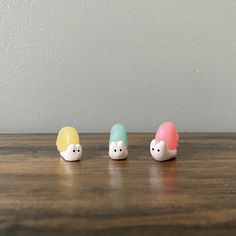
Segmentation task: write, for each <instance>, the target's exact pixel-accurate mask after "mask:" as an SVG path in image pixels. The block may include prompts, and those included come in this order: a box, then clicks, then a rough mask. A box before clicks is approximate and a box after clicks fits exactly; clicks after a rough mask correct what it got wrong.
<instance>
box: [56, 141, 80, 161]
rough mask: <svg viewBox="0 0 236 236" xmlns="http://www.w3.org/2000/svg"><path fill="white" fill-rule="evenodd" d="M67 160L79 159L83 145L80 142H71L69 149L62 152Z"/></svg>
mask: <svg viewBox="0 0 236 236" xmlns="http://www.w3.org/2000/svg"><path fill="white" fill-rule="evenodd" d="M60 154H61V156H62V157H63V158H64V159H65V160H66V161H78V160H80V159H81V156H82V146H81V145H80V144H70V145H69V146H68V147H67V149H66V150H65V151H63V152H60Z"/></svg>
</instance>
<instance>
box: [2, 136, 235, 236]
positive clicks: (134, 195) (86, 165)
mask: <svg viewBox="0 0 236 236" xmlns="http://www.w3.org/2000/svg"><path fill="white" fill-rule="evenodd" d="M153 137H154V134H130V135H129V144H130V145H129V156H128V159H127V160H124V161H113V160H111V159H110V158H109V157H108V135H107V134H81V137H80V138H81V143H82V145H83V157H82V158H83V159H82V161H80V162H73V163H70V162H65V161H64V160H62V159H61V158H60V157H59V153H58V152H57V150H56V148H55V140H56V135H55V134H25V135H19V134H12V135H8V134H2V135H0V234H1V235H135V236H137V235H236V134H181V136H180V138H181V139H180V140H181V141H180V146H179V153H178V157H177V158H176V159H174V160H172V161H168V162H162V163H161V162H157V161H155V160H153V159H152V158H151V156H150V154H149V143H150V141H151V139H152V138H153Z"/></svg>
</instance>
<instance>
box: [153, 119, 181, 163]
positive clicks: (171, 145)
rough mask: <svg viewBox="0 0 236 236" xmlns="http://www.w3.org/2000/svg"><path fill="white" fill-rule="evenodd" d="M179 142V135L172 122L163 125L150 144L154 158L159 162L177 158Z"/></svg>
mask: <svg viewBox="0 0 236 236" xmlns="http://www.w3.org/2000/svg"><path fill="white" fill-rule="evenodd" d="M178 142H179V134H178V132H177V129H176V127H175V125H174V124H173V123H171V122H165V123H163V124H162V125H161V126H160V127H159V128H158V130H157V132H156V136H155V139H153V140H152V141H151V144H150V152H151V155H152V157H153V158H154V159H155V160H157V161H167V160H169V159H172V158H174V157H176V155H177V147H178Z"/></svg>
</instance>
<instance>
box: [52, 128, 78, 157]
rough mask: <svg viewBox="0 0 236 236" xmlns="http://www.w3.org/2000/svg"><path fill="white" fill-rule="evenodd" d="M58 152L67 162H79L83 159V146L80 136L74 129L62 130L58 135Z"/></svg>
mask: <svg viewBox="0 0 236 236" xmlns="http://www.w3.org/2000/svg"><path fill="white" fill-rule="evenodd" d="M56 145H57V150H58V151H59V152H60V154H61V156H62V157H63V158H64V159H65V160H66V161H79V160H80V159H81V157H82V146H81V145H80V139H79V134H78V132H77V130H76V129H75V128H73V127H70V126H67V127H63V128H61V129H60V131H59V133H58V135H57V142H56Z"/></svg>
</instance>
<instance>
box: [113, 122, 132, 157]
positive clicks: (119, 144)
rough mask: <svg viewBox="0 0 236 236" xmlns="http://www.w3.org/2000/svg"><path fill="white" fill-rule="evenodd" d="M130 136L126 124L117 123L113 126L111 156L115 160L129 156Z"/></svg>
mask: <svg viewBox="0 0 236 236" xmlns="http://www.w3.org/2000/svg"><path fill="white" fill-rule="evenodd" d="M127 148H128V136H127V133H126V130H125V127H124V125H122V124H115V125H113V126H112V128H111V133H110V139H109V156H110V157H111V159H113V160H122V159H126V158H127V156H128V149H127Z"/></svg>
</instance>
